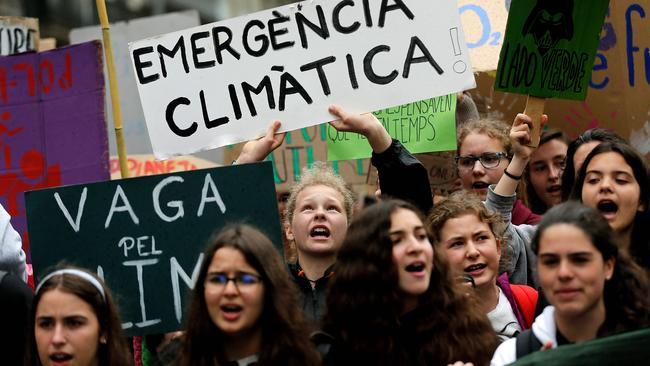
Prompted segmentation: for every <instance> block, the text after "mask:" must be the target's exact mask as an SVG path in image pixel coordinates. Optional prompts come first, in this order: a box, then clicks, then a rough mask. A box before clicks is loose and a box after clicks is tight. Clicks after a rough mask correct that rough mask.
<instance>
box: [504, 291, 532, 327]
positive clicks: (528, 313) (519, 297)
mask: <svg viewBox="0 0 650 366" xmlns="http://www.w3.org/2000/svg"><path fill="white" fill-rule="evenodd" d="M510 289H511V290H512V295H513V296H514V298H515V301H516V302H517V306H518V307H519V311H520V312H521V314H522V315H523V316H524V320H525V321H526V326H527V327H528V328H530V327H531V325H533V321H534V320H535V307H536V306H537V296H538V294H537V290H535V289H534V288H532V287H530V286H526V285H512V284H511V285H510Z"/></svg>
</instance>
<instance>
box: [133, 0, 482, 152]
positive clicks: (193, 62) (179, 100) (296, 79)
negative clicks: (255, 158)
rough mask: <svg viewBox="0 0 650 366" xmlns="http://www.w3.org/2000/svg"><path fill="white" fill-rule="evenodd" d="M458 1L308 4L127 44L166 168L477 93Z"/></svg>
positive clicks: (152, 134) (369, 0)
mask: <svg viewBox="0 0 650 366" xmlns="http://www.w3.org/2000/svg"><path fill="white" fill-rule="evenodd" d="M464 39H465V38H464V35H463V31H462V28H461V25H460V20H459V15H458V8H457V4H456V2H455V1H430V0H340V1H332V0H329V1H328V0H310V1H304V2H301V3H296V4H292V5H286V6H281V7H278V8H275V9H271V10H266V11H261V12H258V13H254V14H250V15H247V16H243V17H239V18H234V19H229V20H225V21H222V22H217V23H213V24H207V25H203V26H200V27H195V28H191V29H187V30H184V31H180V32H175V33H170V34H166V35H162V36H158V37H154V38H149V39H145V40H142V41H137V42H133V43H131V44H129V51H130V53H131V62H132V63H133V67H134V70H135V74H136V76H137V84H138V91H139V93H140V100H141V102H142V107H143V110H144V115H145V120H146V122H147V127H148V128H147V129H148V131H149V136H150V138H151V143H152V146H153V150H154V154H155V155H156V158H158V159H164V158H167V157H170V156H174V155H181V154H188V153H192V152H196V151H200V150H206V149H211V148H217V147H220V146H224V145H228V144H232V143H236V142H240V141H245V140H249V139H251V138H255V137H258V136H260V135H262V134H263V133H264V131H265V130H266V128H267V126H268V125H269V123H270V122H271V121H273V120H276V119H278V120H281V121H282V130H283V131H286V130H294V129H298V128H301V127H306V126H310V125H314V124H318V123H323V122H326V121H329V120H332V119H333V116H332V115H330V114H329V113H328V112H327V107H328V106H329V105H330V104H333V103H336V104H340V105H342V106H344V107H345V108H346V109H348V110H350V111H352V112H357V113H363V112H368V111H374V110H378V109H381V108H386V107H390V106H395V105H401V104H405V103H409V102H413V101H416V100H422V99H425V98H430V97H433V96H438V95H443V94H449V93H453V92H457V91H461V90H465V89H469V88H472V87H474V85H475V82H474V76H473V74H472V68H471V66H470V63H469V58H468V51H467V47H466V45H465V42H464V41H463V40H464Z"/></svg>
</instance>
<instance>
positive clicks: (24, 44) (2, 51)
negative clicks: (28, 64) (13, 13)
mask: <svg viewBox="0 0 650 366" xmlns="http://www.w3.org/2000/svg"><path fill="white" fill-rule="evenodd" d="M38 38H39V35H38V19H36V18H23V17H4V16H0V56H8V55H15V54H18V53H23V52H30V51H36V50H37V49H38Z"/></svg>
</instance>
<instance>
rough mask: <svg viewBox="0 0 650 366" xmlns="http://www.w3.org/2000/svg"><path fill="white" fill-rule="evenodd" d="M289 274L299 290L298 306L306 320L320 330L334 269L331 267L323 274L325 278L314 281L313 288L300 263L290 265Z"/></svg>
mask: <svg viewBox="0 0 650 366" xmlns="http://www.w3.org/2000/svg"><path fill="white" fill-rule="evenodd" d="M289 272H290V273H291V278H292V279H293V281H294V282H295V284H296V287H297V288H298V293H299V295H300V296H299V298H298V305H299V306H300V307H301V308H302V310H303V313H304V314H305V318H306V319H307V320H308V321H309V322H310V323H312V325H314V327H315V328H316V329H320V321H321V319H322V318H323V315H324V314H325V292H326V290H327V283H328V282H329V279H330V277H332V275H333V274H334V272H332V267H329V268H328V269H326V270H325V273H323V276H322V277H321V278H319V279H317V280H316V281H314V284H315V286H314V287H312V285H311V281H310V280H309V279H307V277H306V276H305V274H304V272H303V270H302V267H300V264H299V263H289Z"/></svg>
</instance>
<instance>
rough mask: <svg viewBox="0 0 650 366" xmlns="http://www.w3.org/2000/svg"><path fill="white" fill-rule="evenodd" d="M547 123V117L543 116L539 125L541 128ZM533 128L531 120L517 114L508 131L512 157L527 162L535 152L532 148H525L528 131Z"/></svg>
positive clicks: (521, 114) (528, 138) (528, 140)
mask: <svg viewBox="0 0 650 366" xmlns="http://www.w3.org/2000/svg"><path fill="white" fill-rule="evenodd" d="M546 122H548V116H547V115H545V114H543V115H542V117H541V119H540V123H541V126H542V127H543V126H544V125H545V124H546ZM532 127H533V120H532V119H531V118H530V117H528V116H527V115H525V114H523V113H519V114H517V117H515V121H514V122H513V123H512V128H511V129H510V141H511V142H512V150H513V153H514V156H517V157H519V158H521V159H524V160H526V161H528V159H530V156H531V155H532V154H533V152H534V151H535V148H534V147H530V146H527V145H528V144H529V143H530V140H531V135H530V131H531V129H532Z"/></svg>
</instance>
